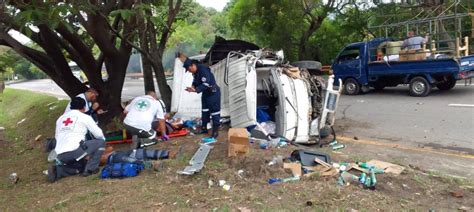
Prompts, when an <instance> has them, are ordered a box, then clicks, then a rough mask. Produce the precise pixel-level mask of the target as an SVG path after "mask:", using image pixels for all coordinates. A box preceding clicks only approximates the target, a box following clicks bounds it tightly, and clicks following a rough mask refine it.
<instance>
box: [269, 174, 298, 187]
mask: <svg viewBox="0 0 474 212" xmlns="http://www.w3.org/2000/svg"><path fill="white" fill-rule="evenodd" d="M299 180H300V177H298V176H295V177H288V178H283V179H282V178H270V179H268V184H270V185H271V184H275V183H286V182H294V181H299Z"/></svg>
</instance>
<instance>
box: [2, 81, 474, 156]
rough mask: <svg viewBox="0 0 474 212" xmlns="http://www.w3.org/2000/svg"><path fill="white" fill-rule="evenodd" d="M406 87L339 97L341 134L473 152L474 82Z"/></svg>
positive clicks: (131, 92) (129, 92)
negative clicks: (425, 91)
mask: <svg viewBox="0 0 474 212" xmlns="http://www.w3.org/2000/svg"><path fill="white" fill-rule="evenodd" d="M142 83H143V81H141V80H131V79H128V80H126V82H125V85H124V90H123V93H122V98H123V99H130V98H132V97H134V96H138V95H141V94H143V84H142ZM10 87H12V88H23V89H29V90H36V91H41V92H45V93H50V94H54V95H56V96H60V97H63V98H66V97H67V96H66V95H65V94H64V92H63V91H62V90H61V89H59V87H58V86H56V85H55V84H54V83H53V82H52V81H51V80H36V81H29V82H24V83H17V84H12V85H10ZM407 89H408V88H407V87H405V86H399V87H396V88H387V89H385V90H384V91H380V92H374V91H373V92H370V93H367V94H364V95H358V96H347V95H343V96H342V97H341V99H340V103H339V107H338V112H337V116H336V117H337V121H336V125H337V131H338V134H341V135H344V136H347V137H353V136H357V137H359V138H366V139H373V140H386V141H391V142H399V143H403V144H409V145H414V146H431V147H436V148H438V147H439V148H448V149H453V150H461V151H465V152H468V153H470V154H474V107H453V106H449V104H467V105H474V86H464V85H461V84H459V85H457V86H456V87H455V88H454V89H453V90H451V91H447V92H440V91H438V90H437V89H433V92H432V94H431V95H430V96H428V97H424V98H416V97H410V96H408V90H407Z"/></svg>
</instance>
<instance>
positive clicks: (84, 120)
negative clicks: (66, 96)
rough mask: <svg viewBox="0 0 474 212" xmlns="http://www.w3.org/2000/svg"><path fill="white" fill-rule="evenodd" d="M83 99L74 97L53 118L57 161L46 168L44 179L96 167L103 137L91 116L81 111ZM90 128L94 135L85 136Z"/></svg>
mask: <svg viewBox="0 0 474 212" xmlns="http://www.w3.org/2000/svg"><path fill="white" fill-rule="evenodd" d="M85 104H86V102H85V101H84V99H82V98H80V97H74V98H73V99H72V100H71V103H70V109H71V110H70V111H69V112H66V113H64V114H63V115H62V116H61V117H59V118H58V120H57V121H56V135H55V138H56V147H55V148H54V151H55V152H56V154H57V155H58V156H57V159H58V163H59V164H58V163H57V164H56V165H51V166H50V167H49V169H48V180H49V181H50V182H54V181H56V180H58V179H60V178H63V177H67V176H72V175H76V174H79V173H82V175H83V176H89V175H92V174H95V173H97V172H98V171H99V162H100V157H101V156H102V153H103V152H104V150H105V137H104V134H103V133H102V130H101V129H100V128H99V126H97V124H96V123H95V122H94V120H93V119H92V118H91V117H90V116H88V115H86V114H84V112H85V108H84V106H85ZM87 132H90V133H91V134H92V135H93V136H94V137H95V139H92V140H86V139H85V136H86V134H87Z"/></svg>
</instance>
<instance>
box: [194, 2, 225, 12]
mask: <svg viewBox="0 0 474 212" xmlns="http://www.w3.org/2000/svg"><path fill="white" fill-rule="evenodd" d="M196 2H197V3H199V4H200V5H202V6H204V7H212V8H214V9H216V10H217V11H219V12H221V11H222V9H224V7H225V5H226V4H227V2H229V0H196Z"/></svg>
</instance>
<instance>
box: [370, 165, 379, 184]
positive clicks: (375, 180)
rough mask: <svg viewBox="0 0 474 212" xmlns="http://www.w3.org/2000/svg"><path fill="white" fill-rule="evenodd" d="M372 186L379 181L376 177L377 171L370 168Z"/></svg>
mask: <svg viewBox="0 0 474 212" xmlns="http://www.w3.org/2000/svg"><path fill="white" fill-rule="evenodd" d="M370 182H371V183H370V186H375V184H376V183H377V179H376V178H375V171H374V169H370Z"/></svg>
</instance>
